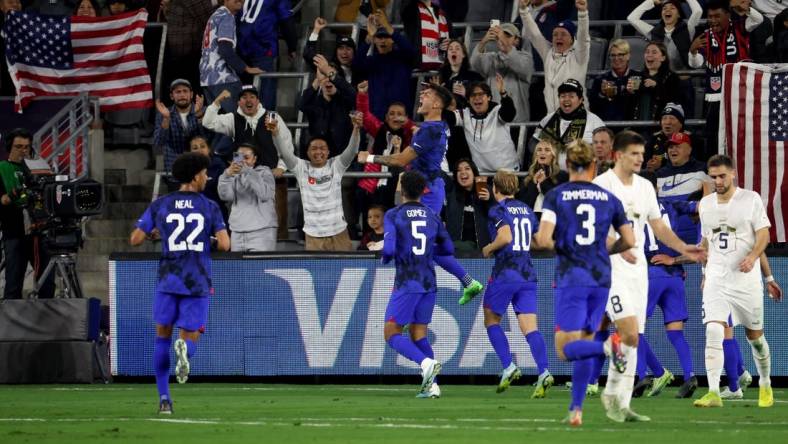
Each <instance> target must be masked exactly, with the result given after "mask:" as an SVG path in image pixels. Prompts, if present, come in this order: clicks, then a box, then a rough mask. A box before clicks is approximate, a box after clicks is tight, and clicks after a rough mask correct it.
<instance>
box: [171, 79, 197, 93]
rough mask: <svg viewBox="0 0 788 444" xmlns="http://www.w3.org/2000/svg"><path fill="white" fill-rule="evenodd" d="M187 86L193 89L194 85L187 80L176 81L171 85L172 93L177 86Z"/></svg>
mask: <svg viewBox="0 0 788 444" xmlns="http://www.w3.org/2000/svg"><path fill="white" fill-rule="evenodd" d="M181 85H182V86H185V87H187V88H189V89H192V83H191V82H190V81H188V80H186V79H175V80H173V81H172V83H170V92H172V90H173V89H175V87H176V86H181Z"/></svg>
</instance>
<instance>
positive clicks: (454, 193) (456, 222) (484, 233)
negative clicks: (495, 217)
mask: <svg viewBox="0 0 788 444" xmlns="http://www.w3.org/2000/svg"><path fill="white" fill-rule="evenodd" d="M450 187H451V189H449V188H450ZM467 193H468V192H467V191H465V190H463V189H461V188H459V187H458V186H457V184H456V183H455V182H454V181H451V182H447V185H446V214H445V215H446V217H445V220H446V231H448V232H449V236H451V239H452V240H453V241H455V242H456V241H459V240H462V228H463V226H464V223H465V198H466V194H467ZM490 194H492V193H490ZM470 197H471V202H472V204H473V209H474V222H475V223H474V225H475V226H476V245H478V246H479V250H481V249H482V248H483V247H484V246H485V245H487V244H489V243H490V233H489V231H488V227H487V221H488V219H487V213H488V212H489V211H490V201H487V202H485V201H483V200H480V199H478V198H477V197H476V193H475V192H471V196H470ZM492 198H493V197H492V195H491V196H490V199H492Z"/></svg>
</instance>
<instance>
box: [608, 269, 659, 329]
mask: <svg viewBox="0 0 788 444" xmlns="http://www.w3.org/2000/svg"><path fill="white" fill-rule="evenodd" d="M647 306H648V279H642V278H639V277H635V278H633V277H631V276H626V275H624V276H621V275H614V276H613V281H612V283H611V285H610V296H609V297H608V298H607V306H606V307H605V311H606V312H607V317H609V318H610V320H611V321H614V322H615V321H617V320H619V319H623V318H628V317H630V316H635V317H637V320H638V333H644V332H645V331H646V308H647Z"/></svg>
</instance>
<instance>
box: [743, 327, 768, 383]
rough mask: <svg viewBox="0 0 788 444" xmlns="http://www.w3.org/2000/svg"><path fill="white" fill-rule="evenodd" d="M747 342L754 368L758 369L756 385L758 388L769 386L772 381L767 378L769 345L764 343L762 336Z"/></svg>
mask: <svg viewBox="0 0 788 444" xmlns="http://www.w3.org/2000/svg"><path fill="white" fill-rule="evenodd" d="M748 342H749V343H750V347H751V348H752V357H753V358H754V359H755V366H756V367H758V375H760V377H761V378H760V379H759V380H758V385H759V386H760V387H768V386H771V385H772V381H771V379H770V377H769V376H770V373H771V366H772V362H771V355H770V353H769V343H768V342H766V338H765V337H764V336H763V335H761V337H760V338H758V339H754V340H749V339H748Z"/></svg>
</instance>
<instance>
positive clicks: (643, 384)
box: [632, 376, 654, 398]
mask: <svg viewBox="0 0 788 444" xmlns="http://www.w3.org/2000/svg"><path fill="white" fill-rule="evenodd" d="M653 382H654V378H653V377H651V376H646V377H645V378H643V379H641V380H640V381H638V383H637V384H635V387H634V388H633V389H632V397H633V398H640V397H641V396H643V393H646V390H648V389H649V388H651V384H652V383H653Z"/></svg>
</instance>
